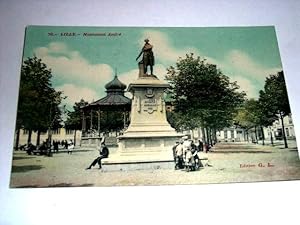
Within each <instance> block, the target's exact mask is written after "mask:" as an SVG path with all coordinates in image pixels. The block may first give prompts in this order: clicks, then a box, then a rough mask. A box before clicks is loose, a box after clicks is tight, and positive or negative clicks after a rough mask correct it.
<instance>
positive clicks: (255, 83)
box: [24, 26, 282, 107]
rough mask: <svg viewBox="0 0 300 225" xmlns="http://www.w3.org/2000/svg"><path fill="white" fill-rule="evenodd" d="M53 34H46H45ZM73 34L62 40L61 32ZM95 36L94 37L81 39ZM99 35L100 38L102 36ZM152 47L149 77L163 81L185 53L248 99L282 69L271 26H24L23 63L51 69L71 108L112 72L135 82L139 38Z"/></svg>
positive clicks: (96, 94)
mask: <svg viewBox="0 0 300 225" xmlns="http://www.w3.org/2000/svg"><path fill="white" fill-rule="evenodd" d="M51 32H52V33H53V34H56V35H49V33H51ZM73 32H74V33H75V36H62V35H61V33H73ZM84 33H94V34H95V33H96V34H98V36H84ZM109 33H116V34H117V35H116V36H109ZM104 34H105V35H104ZM145 38H148V39H149V40H150V43H151V44H152V45H153V46H154V48H153V52H154V56H155V63H156V64H155V66H154V74H155V75H157V76H158V77H159V78H160V79H164V76H165V75H166V68H168V67H169V66H171V65H173V66H174V65H175V63H176V61H177V59H178V58H179V57H182V58H184V57H185V54H186V53H194V55H195V56H200V57H201V58H205V59H207V61H208V62H210V63H213V64H216V65H217V67H218V68H219V69H220V70H221V71H222V72H223V73H224V74H225V75H227V76H228V77H230V80H231V81H237V82H238V84H239V85H240V87H241V90H243V91H245V92H246V94H247V97H248V98H258V93H259V90H261V89H263V85H264V81H265V78H266V76H268V75H270V74H276V73H277V72H278V71H280V70H282V65H281V60H280V54H279V50H278V44H277V39H276V34H275V29H274V27H272V26H268V27H226V28H219V27H212V28H195V27H194V28H157V27H156V28H151V27H147V28H143V27H139V28H134V27H131V28H126V27H51V26H29V27H28V28H27V31H26V37H25V47H24V59H25V58H27V57H32V56H33V55H34V54H35V55H36V56H37V57H38V58H41V59H42V61H43V62H44V63H46V64H47V66H48V68H51V70H52V74H53V79H52V84H53V86H54V88H55V89H57V90H60V91H63V92H64V95H65V96H68V98H67V99H66V101H67V102H66V103H67V104H68V106H69V107H71V106H72V105H73V104H74V102H78V101H80V99H81V98H83V99H84V100H86V101H89V102H91V101H93V100H98V99H100V98H102V97H104V96H105V89H104V86H105V84H106V83H108V82H109V81H110V80H112V79H113V77H114V74H115V73H116V71H117V74H118V77H119V79H120V80H121V81H122V82H124V83H125V84H127V85H128V84H129V83H130V81H132V80H135V79H137V77H138V69H137V62H136V61H135V58H136V57H137V55H138V54H139V52H140V50H141V48H142V46H143V44H144V39H145Z"/></svg>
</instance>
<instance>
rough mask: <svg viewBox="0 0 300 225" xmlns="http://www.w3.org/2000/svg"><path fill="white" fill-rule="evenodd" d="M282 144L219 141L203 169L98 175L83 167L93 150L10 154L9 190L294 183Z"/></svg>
mask: <svg viewBox="0 0 300 225" xmlns="http://www.w3.org/2000/svg"><path fill="white" fill-rule="evenodd" d="M289 144H290V145H289V148H288V149H284V148H283V146H282V145H280V144H277V145H275V147H271V146H269V145H266V146H262V145H259V144H248V143H219V144H217V145H216V146H215V147H214V148H213V150H212V152H209V153H200V155H201V158H203V159H204V158H207V159H208V165H206V166H205V167H203V168H202V169H200V170H199V171H193V172H185V171H181V170H173V169H158V170H138V171H127V172H126V171H118V172H102V171H101V170H99V169H97V168H96V167H94V168H93V169H91V170H85V168H86V167H87V166H88V165H89V164H90V163H91V161H92V160H93V159H94V158H95V157H97V154H98V152H97V151H96V150H95V151H89V150H81V149H75V150H74V151H73V154H72V155H68V154H67V153H66V152H59V153H56V154H53V157H47V156H35V155H27V154H26V153H25V152H23V151H15V152H14V155H13V165H12V174H11V184H10V186H11V187H74V186H77V187H78V186H122V185H126V186H130V185H172V184H203V183H227V182H254V181H272V180H295V179H300V161H299V157H298V151H297V149H296V145H295V143H289Z"/></svg>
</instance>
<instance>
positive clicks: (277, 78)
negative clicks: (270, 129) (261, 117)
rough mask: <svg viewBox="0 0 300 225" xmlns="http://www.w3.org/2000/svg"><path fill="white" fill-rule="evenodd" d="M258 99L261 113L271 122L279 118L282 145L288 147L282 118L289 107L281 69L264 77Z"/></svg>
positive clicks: (289, 110) (286, 113)
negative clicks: (263, 83)
mask: <svg viewBox="0 0 300 225" xmlns="http://www.w3.org/2000/svg"><path fill="white" fill-rule="evenodd" d="M259 100H260V102H261V105H262V107H263V108H262V110H263V113H264V114H265V115H268V116H269V117H270V118H271V122H273V121H275V120H276V119H280V121H281V124H282V135H283V140H284V146H285V148H288V144H287V140H286V135H285V128H284V123H283V118H284V116H286V115H288V114H290V113H291V109H290V105H289V100H288V94H287V90H286V85H285V79H284V74H283V71H280V72H278V73H277V74H276V75H270V76H269V77H267V78H266V81H265V85H264V90H261V91H260V96H259ZM269 122H270V121H269Z"/></svg>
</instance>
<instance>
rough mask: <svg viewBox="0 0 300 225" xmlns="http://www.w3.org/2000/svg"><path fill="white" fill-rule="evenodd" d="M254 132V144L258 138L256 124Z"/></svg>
mask: <svg viewBox="0 0 300 225" xmlns="http://www.w3.org/2000/svg"><path fill="white" fill-rule="evenodd" d="M254 133H255V144H258V138H257V130H256V126H255V127H254Z"/></svg>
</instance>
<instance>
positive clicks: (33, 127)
mask: <svg viewBox="0 0 300 225" xmlns="http://www.w3.org/2000/svg"><path fill="white" fill-rule="evenodd" d="M51 78H52V74H51V69H48V68H47V65H46V64H45V63H43V62H42V60H41V59H38V58H37V57H36V56H34V57H32V58H30V57H29V58H27V59H26V60H25V61H24V62H23V64H22V68H21V80H20V92H19V102H18V112H17V124H16V129H17V130H19V129H20V128H24V129H26V130H28V131H29V135H28V140H27V142H31V132H32V131H37V132H38V138H37V145H39V140H40V139H39V137H40V133H41V132H45V131H47V129H48V130H49V129H51V128H56V127H59V126H60V123H61V110H60V108H59V105H60V103H61V100H62V96H61V94H62V93H61V92H58V91H56V90H55V89H54V88H53V87H52V83H51ZM17 140H18V138H17ZM17 146H18V143H16V147H17Z"/></svg>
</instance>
